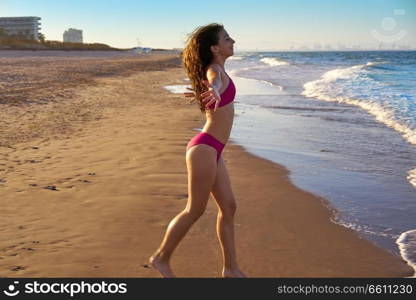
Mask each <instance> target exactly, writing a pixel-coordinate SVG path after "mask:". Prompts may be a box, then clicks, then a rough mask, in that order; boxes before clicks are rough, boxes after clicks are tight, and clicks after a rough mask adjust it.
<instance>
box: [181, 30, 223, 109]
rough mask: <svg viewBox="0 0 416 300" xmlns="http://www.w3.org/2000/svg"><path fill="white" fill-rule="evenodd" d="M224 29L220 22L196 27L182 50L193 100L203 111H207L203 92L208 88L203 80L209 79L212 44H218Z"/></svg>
mask: <svg viewBox="0 0 416 300" xmlns="http://www.w3.org/2000/svg"><path fill="white" fill-rule="evenodd" d="M223 29H224V26H223V25H221V24H218V23H211V24H208V25H205V26H200V27H198V28H196V29H195V30H194V31H193V32H192V33H191V34H189V36H188V39H187V41H186V46H185V48H184V49H183V51H182V62H183V65H184V67H185V69H186V72H187V73H188V77H189V79H190V81H191V84H192V89H193V91H194V93H195V98H194V99H193V100H191V102H192V101H197V102H198V103H199V108H200V110H201V112H204V111H205V107H204V104H203V103H202V101H201V93H203V92H204V91H206V90H207V87H206V85H205V84H204V83H203V80H207V78H206V71H207V67H208V66H209V64H210V63H211V62H212V59H213V58H214V55H213V54H212V52H211V46H213V45H218V41H219V33H220V31H221V30H223Z"/></svg>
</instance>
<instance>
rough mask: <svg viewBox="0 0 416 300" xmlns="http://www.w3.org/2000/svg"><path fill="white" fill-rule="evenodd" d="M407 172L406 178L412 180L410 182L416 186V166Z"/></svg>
mask: <svg viewBox="0 0 416 300" xmlns="http://www.w3.org/2000/svg"><path fill="white" fill-rule="evenodd" d="M407 174H408V175H407V177H406V179H407V180H408V181H409V182H410V184H412V185H413V186H414V187H416V168H414V169H412V170H409V171H407Z"/></svg>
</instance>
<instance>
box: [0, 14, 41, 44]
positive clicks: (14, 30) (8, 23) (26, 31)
mask: <svg viewBox="0 0 416 300" xmlns="http://www.w3.org/2000/svg"><path fill="white" fill-rule="evenodd" d="M40 19H41V18H39V17H4V18H0V28H2V29H4V31H5V32H6V33H7V34H8V35H15V36H17V35H21V36H24V37H26V38H28V39H35V40H39V33H40Z"/></svg>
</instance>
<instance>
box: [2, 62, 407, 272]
mask: <svg viewBox="0 0 416 300" xmlns="http://www.w3.org/2000/svg"><path fill="white" fill-rule="evenodd" d="M40 62H42V63H40ZM0 63H2V68H1V71H0V76H1V77H0V78H2V80H1V81H0V89H1V90H2V94H1V96H0V107H1V110H0V126H1V127H0V128H1V130H0V201H1V207H2V209H1V210H0V214H1V218H0V231H1V238H0V276H1V277H160V275H159V274H158V273H157V272H156V271H155V270H154V269H152V268H149V267H148V266H147V265H146V264H147V259H148V257H149V256H150V255H151V254H152V252H153V251H154V250H155V249H156V247H157V246H158V245H159V243H160V241H161V239H162V236H163V234H164V231H165V229H166V226H167V225H168V223H169V222H170V220H171V219H172V218H173V217H174V216H175V215H176V214H177V213H179V212H180V210H182V209H183V208H184V207H185V205H186V201H187V170H186V164H185V148H186V144H187V142H188V141H189V139H190V138H192V136H193V135H195V134H196V132H195V131H194V130H193V128H201V127H202V126H203V124H204V116H203V115H202V114H201V113H200V111H199V109H198V107H197V106H196V105H195V104H189V103H188V102H187V100H185V99H184V98H183V97H182V95H178V94H172V93H170V92H169V91H167V90H166V89H164V86H166V85H174V84H183V83H184V78H185V77H186V75H185V72H184V70H183V69H182V68H181V67H180V64H179V58H178V55H177V54H153V55H148V56H138V57H126V58H114V57H112V58H100V59H98V58H85V57H84V58H77V57H73V58H65V59H63V58H42V59H39V58H30V59H29V58H25V57H20V58H10V57H7V58H1V57H0ZM6 66H7V67H6ZM41 71H42V72H41ZM13 72H14V73H13ZM6 74H7V76H9V77H7V78H9V79H8V81H6V80H5V79H4V78H6V77H5V76H6ZM11 75H12V76H11ZM17 83H19V84H17ZM237 94H238V91H237ZM223 157H224V160H225V163H226V165H227V168H228V170H229V174H230V177H231V182H232V188H233V191H234V194H235V195H236V198H237V202H238V209H237V214H236V243H237V254H238V260H239V263H240V266H241V268H242V270H244V271H245V273H246V274H247V276H249V277H407V276H411V275H412V274H413V270H412V268H410V267H409V266H408V265H407V264H406V263H405V262H404V261H403V260H402V259H401V258H400V257H398V256H397V255H394V254H392V253H390V252H388V251H386V250H384V249H381V248H379V247H377V246H376V245H374V244H373V243H371V242H370V241H368V240H365V239H363V238H361V237H359V236H358V235H357V234H356V233H355V232H354V231H353V230H351V229H348V228H345V227H343V226H340V225H338V224H335V223H333V222H331V216H332V214H333V213H334V210H333V209H331V208H330V207H329V205H328V203H327V201H326V200H325V199H322V198H320V197H318V196H315V195H314V194H312V193H309V192H307V191H303V190H301V189H298V188H297V187H296V186H294V185H293V184H292V183H291V182H290V180H289V177H288V174H289V170H287V169H286V168H284V167H283V166H280V165H277V164H275V163H272V162H270V161H267V160H265V159H262V158H259V157H256V156H253V155H251V154H249V153H248V152H246V151H244V149H243V148H242V147H240V146H239V145H237V144H233V143H228V144H227V146H226V147H225V149H224V152H223ZM216 214H217V207H216V205H215V203H214V201H213V199H210V200H209V203H208V207H207V210H206V212H205V214H204V215H203V216H202V217H201V219H199V220H198V222H197V223H196V224H195V225H194V226H193V227H192V228H191V230H190V232H189V233H188V235H187V236H186V237H185V239H184V240H183V241H182V243H181V244H180V245H179V247H178V248H177V250H176V252H175V254H174V256H173V258H172V268H173V270H174V271H175V273H176V275H177V276H178V277H220V275H221V267H222V265H221V252H220V245H219V242H218V240H217V236H216V232H215V222H216Z"/></svg>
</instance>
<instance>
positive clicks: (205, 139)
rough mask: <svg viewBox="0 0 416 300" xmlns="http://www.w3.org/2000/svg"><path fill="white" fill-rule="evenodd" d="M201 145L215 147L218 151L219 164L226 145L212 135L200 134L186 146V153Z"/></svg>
mask: <svg viewBox="0 0 416 300" xmlns="http://www.w3.org/2000/svg"><path fill="white" fill-rule="evenodd" d="M199 144H206V145H209V146H211V147H213V148H214V149H215V150H217V162H218V160H219V159H220V156H221V152H222V150H223V149H224V146H225V144H223V143H221V142H220V141H219V140H217V139H216V138H215V137H213V136H212V135H210V134H209V133H208V132H200V133H198V134H197V135H196V136H194V137H193V138H192V139H191V140H190V141H189V143H188V145H187V146H186V151H188V149H189V148H191V147H192V146H195V145H199Z"/></svg>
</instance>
